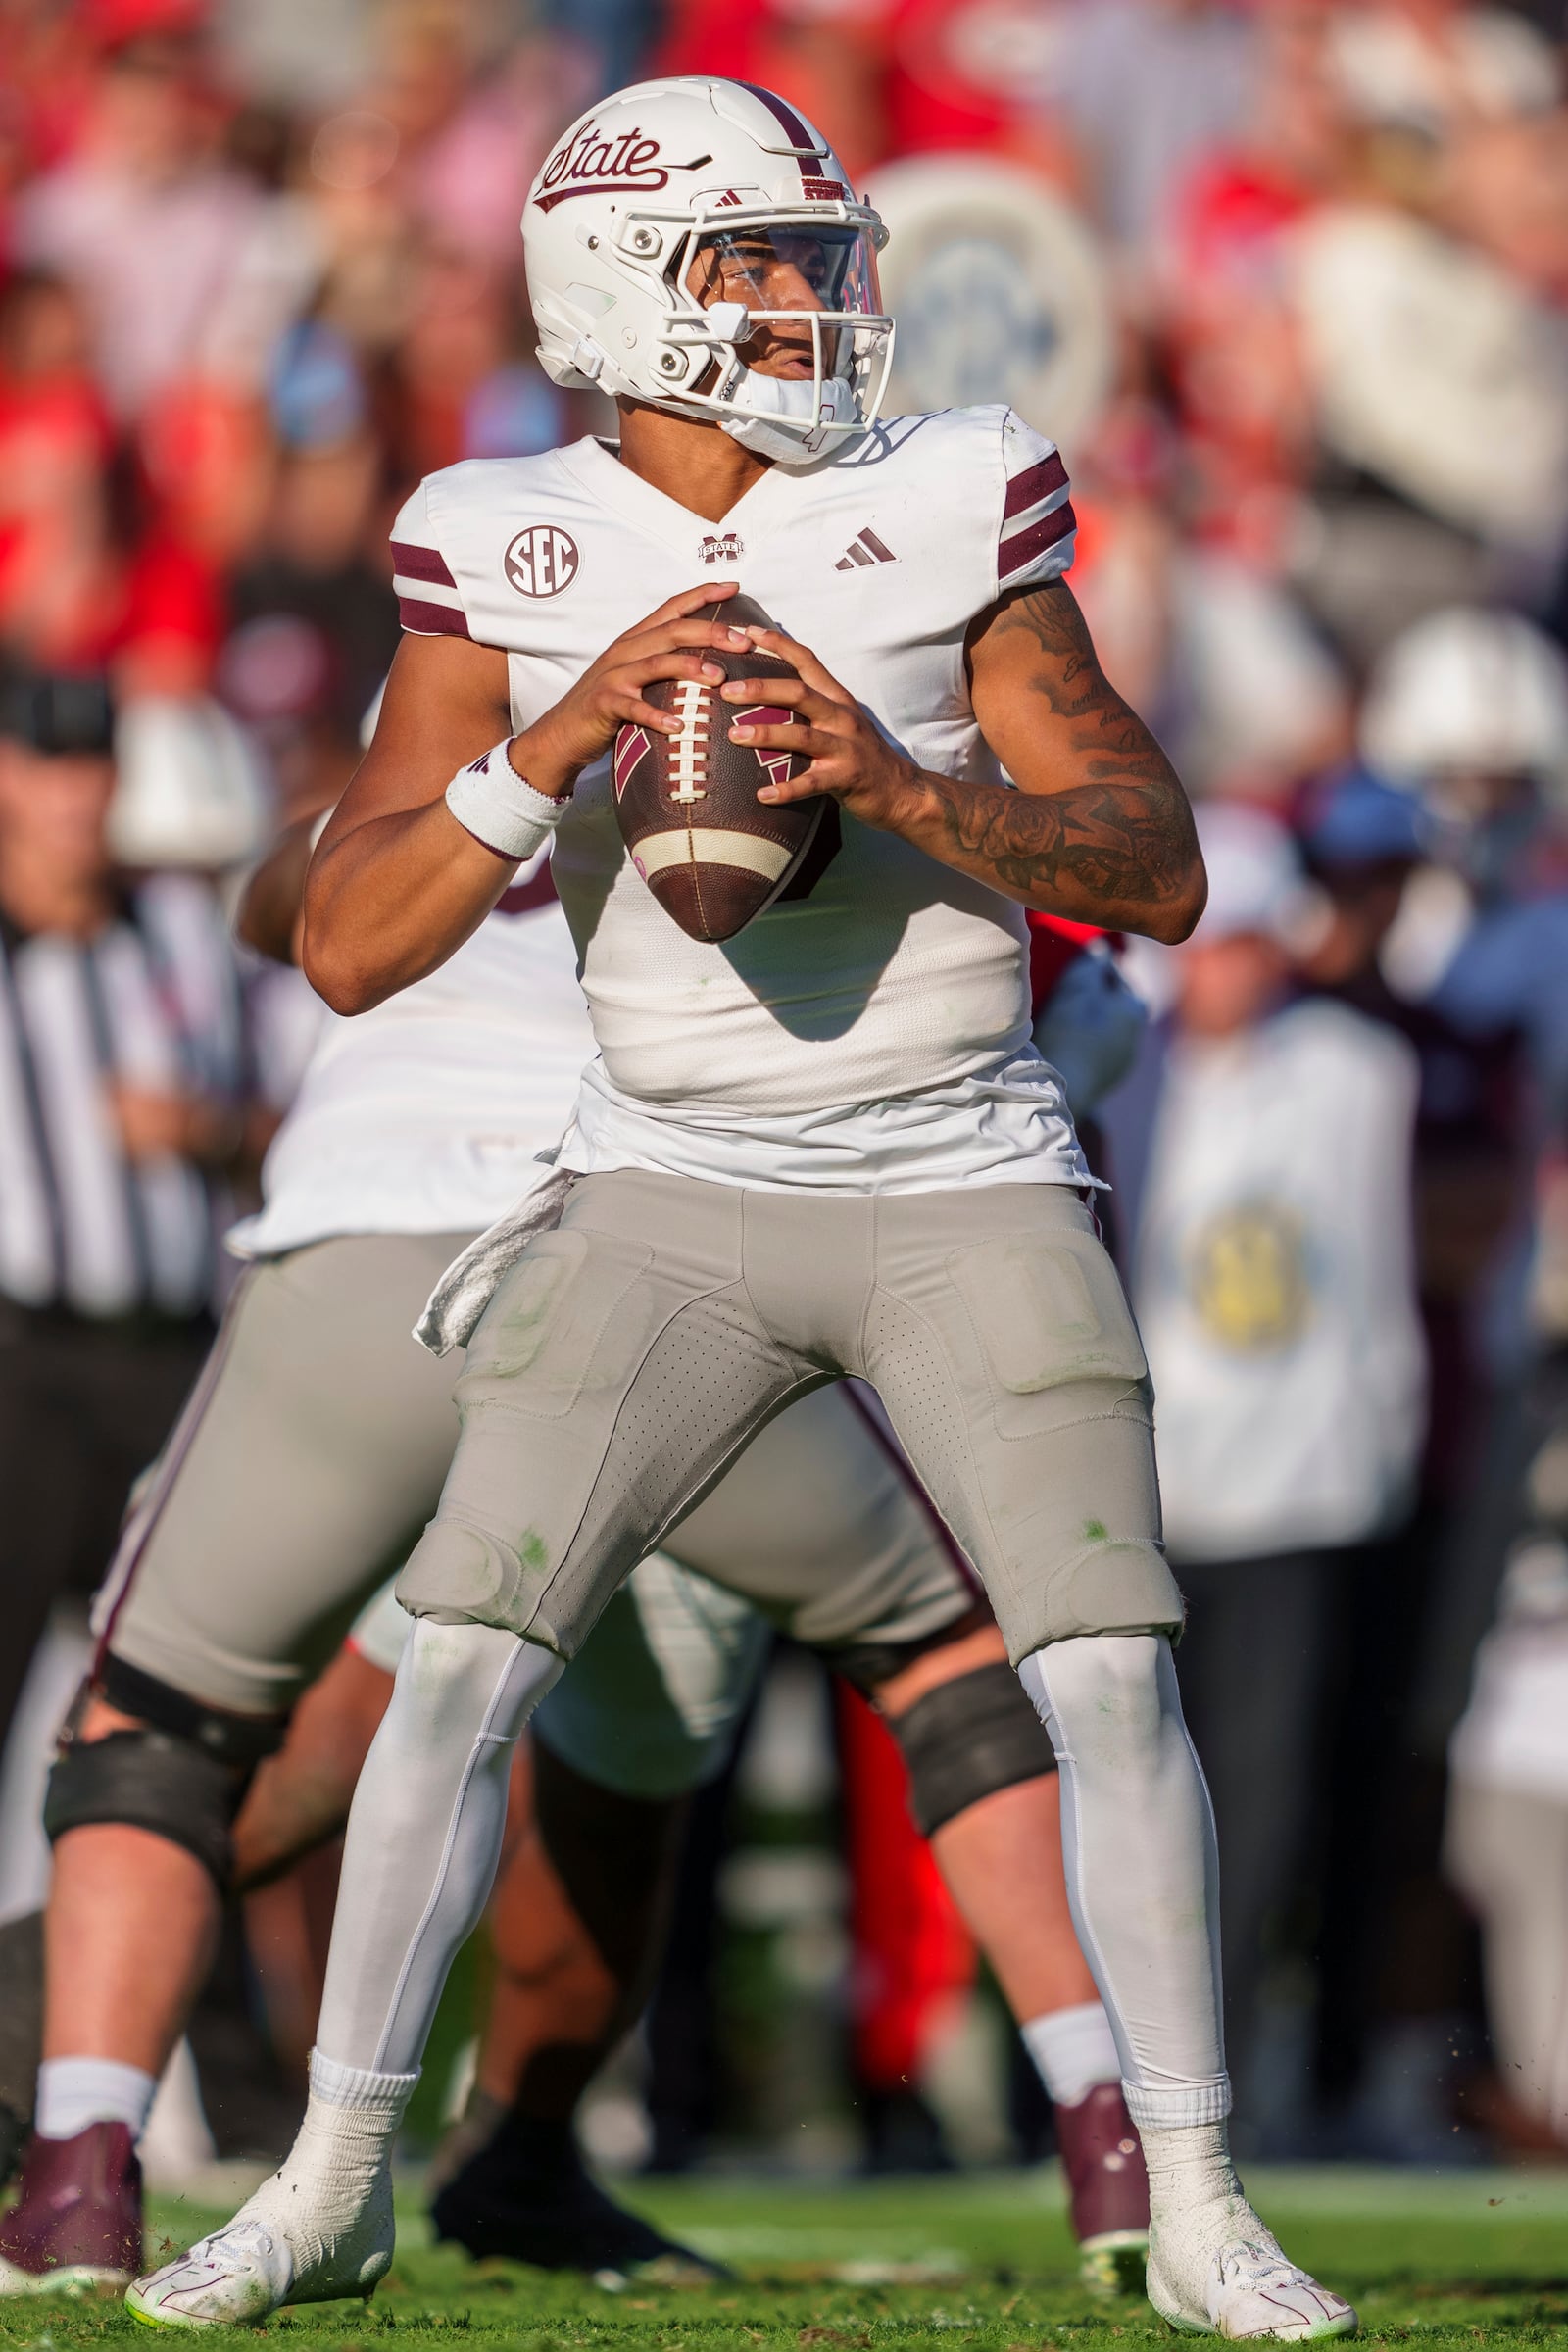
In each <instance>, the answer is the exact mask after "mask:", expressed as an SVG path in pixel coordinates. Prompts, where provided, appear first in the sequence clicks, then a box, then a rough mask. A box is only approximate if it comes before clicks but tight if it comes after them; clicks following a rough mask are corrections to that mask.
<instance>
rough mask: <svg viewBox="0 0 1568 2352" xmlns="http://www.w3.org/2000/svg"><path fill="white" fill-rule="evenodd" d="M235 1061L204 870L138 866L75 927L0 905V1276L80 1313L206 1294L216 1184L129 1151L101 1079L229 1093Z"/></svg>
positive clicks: (228, 954) (180, 1164)
mask: <svg viewBox="0 0 1568 2352" xmlns="http://www.w3.org/2000/svg"><path fill="white" fill-rule="evenodd" d="M245 1077H246V1041H245V1019H244V1010H243V1002H242V996H241V990H240V983H239V977H238V972H237V968H236V964H235V958H234V952H233V949H232V946H231V944H230V942H229V938H228V933H227V927H226V925H225V923H224V921H223V917H222V914H221V909H220V907H218V904H217V902H216V900H215V899H214V897H213V895H212V893H211V892H210V891H209V890H208V889H207V888H206V886H205V885H204V884H202V883H200V882H198V881H195V880H193V879H191V878H189V877H186V876H183V875H173V874H165V875H156V876H153V877H152V878H151V879H149V880H147V881H145V882H143V883H142V884H140V885H139V886H138V887H137V888H136V889H135V890H133V891H131V892H129V893H127V895H126V896H125V898H124V899H123V902H122V905H121V908H120V911H119V913H118V914H117V916H116V919H115V920H114V921H113V922H112V923H111V924H110V926H109V927H108V928H107V929H106V930H104V931H102V932H100V933H99V935H98V936H97V937H96V938H95V939H92V940H90V941H83V940H78V939H73V938H70V937H68V936H65V935H63V934H58V933H55V934H51V933H38V934H31V935H29V934H26V933H24V932H22V931H20V930H19V929H18V928H17V927H16V926H15V925H14V924H13V923H11V922H9V921H8V920H7V919H6V918H5V917H4V916H3V915H0V1294H4V1295H5V1296H6V1297H9V1298H10V1299H14V1300H15V1301H16V1302H17V1303H18V1304H20V1305H23V1306H30V1307H60V1308H65V1309H67V1310H69V1311H71V1312H73V1313H76V1314H80V1315H85V1316H90V1317H95V1318H102V1317H108V1316H118V1315H125V1314H131V1313H136V1312H144V1313H145V1312H150V1313H154V1314H160V1315H168V1316H186V1315H191V1314H195V1313H197V1312H199V1311H200V1310H201V1309H202V1308H203V1307H205V1306H206V1305H207V1304H208V1303H209V1301H210V1299H211V1298H212V1295H213V1287H214V1271H215V1262H216V1250H217V1239H218V1235H219V1233H220V1232H221V1228H222V1226H223V1224H225V1223H226V1222H227V1217H228V1213H229V1203H228V1201H227V1196H226V1188H224V1187H223V1186H222V1185H221V1183H215V1182H214V1181H213V1180H212V1179H211V1178H210V1176H209V1175H208V1173H207V1172H206V1171H205V1170H203V1169H201V1168H199V1167H197V1166H195V1165H193V1164H192V1163H191V1162H190V1161H188V1160H184V1159H180V1158H178V1157H176V1156H175V1155H173V1154H172V1153H171V1154H168V1155H165V1156H161V1157H155V1158H144V1159H141V1160H138V1161H132V1160H131V1159H130V1158H129V1157H128V1156H127V1154H126V1152H125V1151H124V1148H123V1143H122V1141H121V1136H120V1130H119V1127H118V1125H117V1122H116V1118H115V1113H114V1109H113V1105H112V1103H111V1100H110V1094H109V1089H110V1087H111V1086H112V1085H113V1084H114V1083H115V1082H116V1081H119V1082H121V1083H123V1084H124V1085H128V1086H134V1087H139V1088H145V1089H148V1090H150V1091H155V1092H159V1093H194V1094H201V1095H205V1096H208V1097H215V1098H217V1099H218V1100H219V1101H224V1100H228V1101H233V1102H235V1103H238V1102H239V1101H240V1099H241V1097H242V1094H243V1092H244V1087H245Z"/></svg>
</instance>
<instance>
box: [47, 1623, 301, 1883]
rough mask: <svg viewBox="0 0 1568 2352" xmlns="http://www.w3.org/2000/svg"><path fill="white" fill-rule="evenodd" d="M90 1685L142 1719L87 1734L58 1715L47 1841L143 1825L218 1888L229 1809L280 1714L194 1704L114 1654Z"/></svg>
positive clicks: (227, 1857)
mask: <svg viewBox="0 0 1568 2352" xmlns="http://www.w3.org/2000/svg"><path fill="white" fill-rule="evenodd" d="M99 1688H100V1689H101V1691H102V1693H103V1696H104V1697H105V1698H106V1699H107V1700H108V1702H109V1704H110V1705H111V1706H113V1707H118V1708H121V1709H122V1710H123V1712H124V1713H125V1714H127V1715H138V1716H140V1717H141V1718H142V1721H141V1723H140V1725H139V1726H138V1727H137V1728H136V1729H135V1730H133V1731H123V1732H110V1733H109V1734H108V1735H107V1737H106V1738H104V1739H102V1740H78V1739H77V1738H76V1737H75V1736H74V1732H73V1728H72V1726H71V1725H68V1727H67V1731H66V1736H65V1742H64V1744H63V1746H62V1748H61V1751H60V1754H59V1756H58V1757H57V1759H56V1761H55V1765H54V1769H53V1770H52V1771H51V1773H50V1775H49V1788H48V1793H47V1795H46V1796H45V1798H44V1808H43V1826H44V1833H45V1835H46V1836H47V1837H48V1838H49V1839H50V1840H51V1842H52V1841H53V1840H54V1839H55V1838H62V1837H64V1835H65V1833H66V1832H67V1831H68V1830H79V1829H86V1828H88V1827H90V1826H92V1825H93V1824H95V1823H101V1822H102V1823H107V1822H121V1823H123V1824H124V1826H125V1827H126V1828H129V1829H137V1830H151V1831H153V1832H154V1834H155V1835H156V1836H158V1837H160V1838H168V1839H169V1841H170V1843H171V1844H172V1845H178V1846H183V1848H184V1849H185V1851H186V1853H188V1854H193V1855H194V1856H195V1858H196V1860H197V1861H198V1862H200V1863H201V1864H202V1866H203V1868H204V1869H205V1870H207V1871H209V1872H211V1874H212V1876H213V1878H214V1879H215V1880H216V1881H217V1883H218V1886H219V1887H220V1888H221V1889H224V1890H226V1888H227V1887H228V1882H229V1878H230V1876H231V1873H232V1867H233V1854H232V1846H231V1838H230V1832H231V1830H232V1827H233V1822H234V1816H235V1814H236V1813H237V1812H238V1811H239V1808H240V1804H241V1801H242V1799H243V1797H244V1794H245V1790H246V1789H247V1788H248V1787H249V1785H250V1778H251V1774H252V1773H253V1772H254V1771H255V1769H256V1766H257V1765H258V1764H259V1763H260V1762H261V1761H262V1758H263V1757H264V1756H267V1755H270V1754H271V1753H272V1752H273V1751H274V1750H275V1749H276V1748H278V1747H280V1746H281V1745H282V1742H283V1737H284V1733H285V1731H286V1730H287V1724H286V1721H285V1720H284V1719H283V1718H280V1717H275V1716H274V1717H268V1718H265V1719H258V1718H257V1717H256V1716H254V1715H235V1714H230V1713H228V1712H227V1711H226V1710H225V1709H223V1708H221V1707H208V1706H204V1705H203V1704H202V1702H201V1700H200V1699H194V1698H192V1697H190V1695H189V1694H188V1692H186V1691H176V1690H175V1689H174V1687H173V1685H172V1684H171V1683H165V1682H160V1681H159V1679H158V1677H157V1676H156V1675H151V1674H144V1673H143V1672H142V1671H141V1669H140V1668H139V1667H136V1666H127V1665H126V1664H125V1663H124V1661H123V1659H120V1658H115V1657H110V1658H109V1659H108V1660H107V1662H106V1665H105V1667H104V1670H103V1674H102V1678H101V1682H100V1685H99Z"/></svg>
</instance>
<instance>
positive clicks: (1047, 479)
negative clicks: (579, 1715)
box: [419, 450, 1067, 579]
mask: <svg viewBox="0 0 1568 2352" xmlns="http://www.w3.org/2000/svg"><path fill="white" fill-rule="evenodd" d="M1066 487H1067V468H1066V466H1064V465H1063V464H1062V462H1061V460H1060V458H1058V457H1057V455H1056V453H1055V451H1054V450H1053V451H1052V453H1051V455H1050V457H1049V458H1042V459H1041V461H1040V463H1039V465H1038V466H1026V467H1025V469H1024V471H1023V472H1022V473H1016V474H1014V475H1013V477H1012V480H1011V481H1010V482H1009V483H1008V484H1007V496H1006V500H1005V504H1004V506H1003V509H1002V512H1003V515H1004V516H1006V515H1022V514H1025V513H1026V512H1027V511H1028V509H1029V508H1030V507H1038V506H1039V504H1040V501H1041V500H1042V499H1043V498H1049V497H1050V496H1051V493H1052V492H1053V490H1065V488H1066ZM419 577H420V578H421V579H423V578H424V577H425V574H424V573H423V572H421V573H420V574H419Z"/></svg>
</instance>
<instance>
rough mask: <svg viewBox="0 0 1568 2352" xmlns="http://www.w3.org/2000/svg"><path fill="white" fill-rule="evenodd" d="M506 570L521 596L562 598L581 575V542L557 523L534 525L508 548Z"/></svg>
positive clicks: (520, 532)
mask: <svg viewBox="0 0 1568 2352" xmlns="http://www.w3.org/2000/svg"><path fill="white" fill-rule="evenodd" d="M506 570H507V577H508V579H509V580H510V581H511V582H512V585H513V586H514V588H515V589H516V591H517V594H518V595H519V596H559V595H560V594H561V591H562V590H563V588H569V587H570V586H571V583H572V581H573V580H574V579H575V578H576V576H577V543H576V541H575V540H574V539H572V538H571V537H570V536H569V534H568V533H567V532H565V531H558V530H557V528H556V526H555V524H554V523H553V522H535V523H531V524H530V525H529V527H528V528H527V530H525V531H519V532H518V533H517V536H516V537H515V539H514V541H513V542H512V545H511V546H510V547H509V548H508V550H507V558H506Z"/></svg>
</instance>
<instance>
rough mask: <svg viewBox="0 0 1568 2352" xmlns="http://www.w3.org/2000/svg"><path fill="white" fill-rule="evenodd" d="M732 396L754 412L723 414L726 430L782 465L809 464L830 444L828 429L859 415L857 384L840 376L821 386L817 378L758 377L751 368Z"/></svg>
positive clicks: (736, 438)
mask: <svg viewBox="0 0 1568 2352" xmlns="http://www.w3.org/2000/svg"><path fill="white" fill-rule="evenodd" d="M730 397H731V398H732V399H733V400H735V401H736V402H737V403H739V404H740V405H741V406H743V407H744V408H746V409H747V410H748V411H751V412H753V413H752V414H750V415H747V416H744V417H721V418H720V419H719V422H720V424H721V426H722V429H723V430H724V431H725V432H726V433H728V434H729V436H730V438H731V440H733V441H738V442H739V443H740V445H741V447H742V448H743V449H749V450H752V451H753V452H754V453H755V454H756V455H757V456H758V457H760V458H771V459H772V460H773V461H774V463H775V464H776V465H779V466H809V465H810V464H811V463H812V461H813V460H814V459H816V458H819V457H820V456H821V454H822V452H823V450H824V449H825V448H826V447H827V446H828V443H829V441H830V439H831V438H832V435H831V431H830V429H829V428H831V427H832V426H834V425H845V424H853V423H855V421H856V419H857V416H858V411H857V407H856V400H855V392H854V388H853V386H851V385H850V384H848V383H846V382H845V380H844V378H843V377H842V376H839V375H833V376H829V377H828V378H827V380H826V381H825V382H824V383H823V384H822V385H821V386H820V388H819V387H818V385H817V383H816V382H815V381H814V380H813V381H812V382H810V383H807V382H806V381H805V380H804V379H803V378H801V377H784V376H777V375H759V374H758V373H757V371H756V369H755V368H746V369H745V370H744V371H743V373H742V375H741V379H740V382H739V384H738V385H737V387H736V389H735V391H734V392H733V393H732V394H731V396H730Z"/></svg>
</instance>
